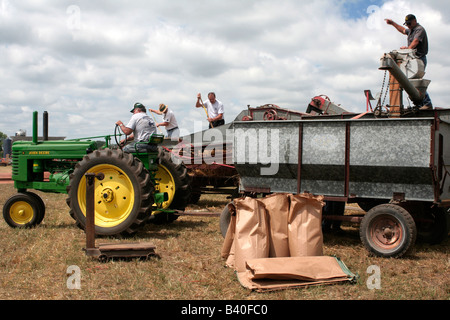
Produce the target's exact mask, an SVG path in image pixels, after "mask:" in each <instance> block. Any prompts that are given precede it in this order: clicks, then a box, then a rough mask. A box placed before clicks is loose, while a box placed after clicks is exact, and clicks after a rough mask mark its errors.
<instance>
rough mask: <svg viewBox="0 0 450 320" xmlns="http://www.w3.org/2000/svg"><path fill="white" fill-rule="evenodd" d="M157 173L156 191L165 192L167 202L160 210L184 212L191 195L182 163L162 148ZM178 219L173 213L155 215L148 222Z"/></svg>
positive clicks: (188, 178)
mask: <svg viewBox="0 0 450 320" xmlns="http://www.w3.org/2000/svg"><path fill="white" fill-rule="evenodd" d="M158 152H159V154H158V159H159V165H158V171H156V174H155V179H156V186H155V188H156V191H155V192H167V195H168V200H167V201H165V202H163V204H162V207H161V208H162V209H169V210H170V209H172V210H184V209H185V208H186V206H187V205H188V203H189V199H190V195H191V187H190V182H191V181H190V176H189V175H188V171H187V168H186V166H185V165H184V163H183V162H182V161H181V160H180V159H175V158H173V157H172V156H171V153H170V152H168V151H166V150H164V149H163V148H159V149H158ZM177 218H178V216H177V215H175V214H173V213H167V212H160V213H156V214H155V216H154V218H153V219H152V220H150V222H152V223H164V222H172V221H174V220H176V219H177Z"/></svg>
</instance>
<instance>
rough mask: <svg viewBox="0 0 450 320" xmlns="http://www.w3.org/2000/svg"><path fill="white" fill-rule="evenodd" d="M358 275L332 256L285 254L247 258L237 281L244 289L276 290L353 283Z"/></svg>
mask: <svg viewBox="0 0 450 320" xmlns="http://www.w3.org/2000/svg"><path fill="white" fill-rule="evenodd" d="M357 278H358V276H357V275H355V274H353V273H352V272H351V271H350V270H349V269H348V268H347V266H346V265H345V264H344V263H343V262H342V261H341V260H340V259H339V258H336V257H330V256H314V257H288V258H266V259H252V260H248V261H247V264H246V271H245V272H240V273H238V279H239V282H240V283H241V284H242V285H243V286H244V287H246V288H248V289H254V290H260V291H264V290H280V289H286V288H291V287H299V286H305V285H317V284H329V283H335V282H344V281H347V282H355V281H356V280H357Z"/></svg>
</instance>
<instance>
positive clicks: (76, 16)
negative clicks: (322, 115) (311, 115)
mask: <svg viewBox="0 0 450 320" xmlns="http://www.w3.org/2000/svg"><path fill="white" fill-rule="evenodd" d="M408 13H414V14H416V16H417V18H418V22H419V23H421V24H422V25H423V26H424V27H425V28H426V30H427V33H428V37H429V41H430V53H429V55H428V67H427V75H426V78H427V79H430V80H432V83H431V84H430V87H429V93H430V96H431V98H432V100H433V104H434V105H435V106H436V107H449V106H450V102H448V101H449V100H450V90H448V88H449V87H450V79H449V76H450V55H448V52H449V49H450V48H449V43H450V41H449V37H450V18H449V17H450V9H448V1H444V0H429V1H422V0H411V1H406V0H364V1H363V0H361V1H358V0H317V1H316V0H312V1H300V0H227V1H225V0H145V1H144V0H127V1H122V0H109V1H107V0H95V1H92V0H90V1H87V0H81V1H76V0H69V1H65V0H35V1H25V0H0V57H1V58H0V70H1V73H0V114H1V116H0V131H1V132H3V133H6V134H7V135H14V134H15V132H17V131H18V130H19V129H23V130H26V131H27V133H28V135H30V134H31V132H32V129H31V119H32V112H33V111H35V110H36V111H38V112H39V114H40V117H42V113H43V112H44V111H48V112H49V117H50V129H49V134H50V135H51V136H65V137H68V138H79V137H88V136H97V135H106V134H111V133H113V131H114V123H115V122H116V121H117V120H122V121H123V122H127V121H128V119H129V118H130V116H131V114H130V113H129V110H130V109H131V107H132V105H133V104H134V103H135V102H141V103H143V104H145V105H146V106H148V107H152V108H156V107H157V106H158V105H159V104H160V103H165V104H167V105H168V106H169V107H170V108H172V109H173V110H174V112H175V114H176V117H177V119H178V122H179V125H180V127H181V128H182V129H183V130H184V132H195V131H197V130H198V129H199V123H200V124H203V125H204V126H205V127H206V120H205V113H204V111H203V110H202V109H196V108H195V107H194V104H195V102H196V95H197V93H199V92H200V93H202V94H203V95H204V97H206V95H207V93H208V92H209V91H215V92H216V94H217V98H218V100H221V101H222V102H223V103H224V105H225V119H226V122H230V121H232V120H233V119H234V118H235V117H236V116H237V115H238V113H239V112H240V111H241V110H243V109H245V108H246V106H247V105H251V106H253V107H256V106H260V105H263V104H268V103H272V104H276V105H278V106H280V107H284V108H290V109H293V110H298V111H305V110H306V106H307V105H308V103H309V101H310V100H311V98H312V97H314V96H316V95H320V94H325V95H327V96H329V97H330V99H331V100H332V101H334V102H335V103H337V104H340V105H341V106H342V107H343V108H345V109H347V110H349V111H354V112H364V111H365V108H366V106H365V100H364V95H363V92H364V90H365V89H371V90H372V92H373V93H374V94H376V93H377V92H379V91H380V88H381V83H382V80H383V75H384V73H383V72H382V71H379V70H378V66H379V58H380V57H381V55H382V54H383V53H384V52H389V51H391V50H394V49H397V48H399V47H400V46H402V45H404V44H405V43H406V37H405V36H403V35H401V34H400V33H398V32H397V31H396V30H395V29H394V28H393V27H392V26H388V25H386V23H385V22H384V18H392V19H394V20H395V21H397V22H399V23H402V22H403V21H404V18H405V15H407V14H408ZM155 118H156V120H157V121H161V118H160V117H159V116H157V115H155ZM40 119H41V118H40ZM200 127H201V125H200ZM200 129H201V128H200Z"/></svg>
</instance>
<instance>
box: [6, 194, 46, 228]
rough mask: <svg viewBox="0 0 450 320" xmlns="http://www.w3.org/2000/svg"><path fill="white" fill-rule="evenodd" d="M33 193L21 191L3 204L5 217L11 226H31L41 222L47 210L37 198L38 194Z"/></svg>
mask: <svg viewBox="0 0 450 320" xmlns="http://www.w3.org/2000/svg"><path fill="white" fill-rule="evenodd" d="M33 195H34V194H33ZM33 195H32V194H31V192H30V193H28V192H21V193H17V194H15V195H13V196H12V197H10V198H9V199H8V200H7V201H6V203H5V204H4V206H3V218H4V219H5V221H6V223H7V224H8V225H9V226H10V227H13V228H31V227H34V226H36V225H38V224H39V223H41V221H42V219H43V218H44V212H45V211H44V209H43V207H42V204H41V202H40V201H38V199H37V198H36V197H37V195H36V197H35V196H33ZM44 208H45V207H44Z"/></svg>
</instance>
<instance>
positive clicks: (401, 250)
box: [359, 204, 417, 257]
mask: <svg viewBox="0 0 450 320" xmlns="http://www.w3.org/2000/svg"><path fill="white" fill-rule="evenodd" d="M359 232H360V237H361V240H362V242H363V244H364V245H365V247H366V248H367V250H369V252H371V253H374V254H375V255H377V256H381V257H400V256H402V255H404V254H406V253H407V252H408V251H409V250H411V249H412V247H413V246H414V243H415V241H416V236H417V229H416V225H415V223H414V220H413V218H412V216H411V215H410V214H409V212H408V211H406V210H405V209H404V208H402V207H400V206H398V205H393V204H381V205H378V206H376V207H374V208H372V209H371V210H369V212H367V214H366V215H365V216H364V218H363V220H362V222H361V226H360V230H359Z"/></svg>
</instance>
